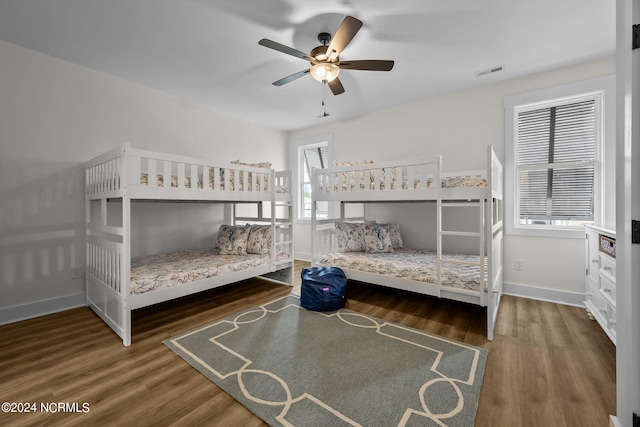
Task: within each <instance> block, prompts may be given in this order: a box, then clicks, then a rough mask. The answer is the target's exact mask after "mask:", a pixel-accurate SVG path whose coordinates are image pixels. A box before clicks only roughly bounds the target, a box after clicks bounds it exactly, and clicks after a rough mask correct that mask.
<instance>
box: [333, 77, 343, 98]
mask: <svg viewBox="0 0 640 427" xmlns="http://www.w3.org/2000/svg"><path fill="white" fill-rule="evenodd" d="M329 88H330V89H331V92H333V94H334V95H340V94H341V93H344V86H342V82H341V81H340V79H339V78H337V77H336V78H335V79H333V80H331V81H330V82H329Z"/></svg>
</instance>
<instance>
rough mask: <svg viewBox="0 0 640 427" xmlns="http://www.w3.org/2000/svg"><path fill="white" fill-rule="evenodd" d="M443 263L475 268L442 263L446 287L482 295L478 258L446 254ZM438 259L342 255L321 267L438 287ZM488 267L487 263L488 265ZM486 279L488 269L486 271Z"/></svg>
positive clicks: (416, 253) (411, 252)
mask: <svg viewBox="0 0 640 427" xmlns="http://www.w3.org/2000/svg"><path fill="white" fill-rule="evenodd" d="M442 258H443V259H445V258H446V259H451V260H455V261H458V262H468V263H475V265H469V264H459V263H457V262H456V263H453V262H445V261H443V262H442V286H448V287H451V288H457V289H465V290H469V291H481V290H482V289H483V286H482V281H481V280H480V257H479V256H478V255H460V254H446V255H443V256H442ZM436 261H437V255H436V253H435V252H432V251H425V250H419V249H407V248H398V249H394V251H393V252H391V253H366V252H339V253H331V254H325V255H323V256H322V258H321V259H320V260H319V261H318V265H323V266H334V267H340V268H343V269H349V270H358V271H363V272H367V273H374V274H380V275H383V276H391V277H398V278H403V279H408V280H414V281H419V282H426V283H430V284H434V285H437V284H438V269H437V264H436ZM485 265H486V262H485ZM484 271H485V277H486V271H487V270H486V267H485V270H484Z"/></svg>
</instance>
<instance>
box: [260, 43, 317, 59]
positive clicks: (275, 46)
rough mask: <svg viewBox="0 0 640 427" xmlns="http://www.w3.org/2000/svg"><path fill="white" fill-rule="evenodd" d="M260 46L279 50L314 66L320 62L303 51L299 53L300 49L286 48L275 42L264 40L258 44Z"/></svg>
mask: <svg viewBox="0 0 640 427" xmlns="http://www.w3.org/2000/svg"><path fill="white" fill-rule="evenodd" d="M258 44H259V45H261V46H264V47H268V48H270V49H273V50H277V51H278V52H282V53H286V54H287V55H291V56H295V57H296V58H300V59H304V60H305V61H309V62H311V63H312V64H316V63H317V62H318V60H317V59H315V58H312V57H310V56H309V55H307V54H306V53H304V52H302V51H299V50H298V49H294V48H292V47H289V46H285V45H283V44H281V43H278V42H274V41H273V40H269V39H262V40H260V41H259V42H258Z"/></svg>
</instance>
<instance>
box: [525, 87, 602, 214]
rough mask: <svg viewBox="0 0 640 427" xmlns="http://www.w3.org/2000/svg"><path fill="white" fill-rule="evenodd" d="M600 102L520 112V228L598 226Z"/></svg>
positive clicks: (537, 107)
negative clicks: (597, 185) (595, 222)
mask: <svg viewBox="0 0 640 427" xmlns="http://www.w3.org/2000/svg"><path fill="white" fill-rule="evenodd" d="M598 98H599V97H598V96H597V95H596V94H591V95H587V96H585V97H580V98H576V99H564V100H560V101H555V102H553V103H549V104H547V105H544V106H540V105H534V106H521V107H516V111H515V113H516V124H515V131H516V135H515V143H516V147H515V152H516V156H515V162H516V179H517V181H518V182H517V195H516V196H517V203H518V204H517V210H518V214H517V218H516V220H517V224H518V225H520V226H543V227H550V226H551V227H575V226H580V225H583V224H585V223H590V222H593V220H594V208H595V201H594V197H595V186H596V182H595V179H596V167H597V158H596V154H597V150H596V147H597V143H598V141H599V131H600V129H599V128H600V126H599V108H598V102H599V99H598Z"/></svg>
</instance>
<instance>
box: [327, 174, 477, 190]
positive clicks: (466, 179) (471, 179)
mask: <svg viewBox="0 0 640 427" xmlns="http://www.w3.org/2000/svg"><path fill="white" fill-rule="evenodd" d="M339 181H342V188H339V184H334V186H333V190H332V191H333V192H338V191H347V177H346V176H343V177H342V180H339ZM420 185H421V182H420V179H414V180H413V189H414V190H418V189H420ZM486 186H487V180H486V179H485V178H483V177H481V176H450V177H445V178H443V179H442V188H484V187H486ZM385 187H386V183H385V178H384V176H381V178H380V189H381V190H384V189H385ZM390 187H391V190H397V189H398V185H397V183H396V179H395V177H394V178H393V179H392V180H391V186H390ZM427 188H434V184H433V180H432V179H431V178H428V179H427ZM327 189H331V186H330V185H327V186H325V187H320V188H319V190H320V191H326V190H327ZM375 189H376V182H375V180H374V177H373V175H371V178H370V179H369V191H374V190H375ZM409 189H410V184H409V180H408V179H406V178H405V179H403V180H402V190H409ZM356 190H358V191H365V190H366V186H365V179H364V175H362V176H361V177H360V180H358V179H353V178H352V180H351V189H350V191H356Z"/></svg>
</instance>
